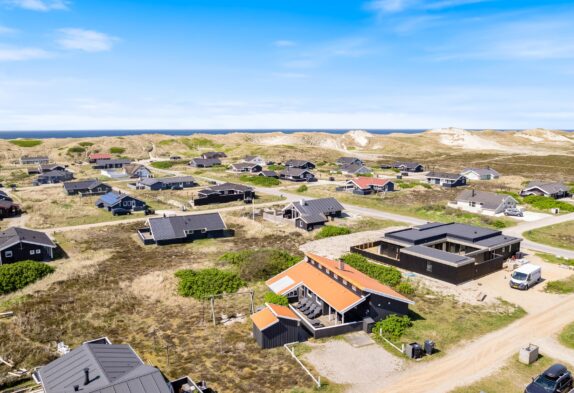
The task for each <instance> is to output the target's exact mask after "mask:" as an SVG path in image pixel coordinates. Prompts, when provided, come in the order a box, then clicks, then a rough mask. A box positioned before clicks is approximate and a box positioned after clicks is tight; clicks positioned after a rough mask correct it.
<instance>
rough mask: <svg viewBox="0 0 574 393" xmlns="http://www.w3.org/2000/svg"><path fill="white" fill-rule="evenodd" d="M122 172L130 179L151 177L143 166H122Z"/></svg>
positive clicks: (149, 171) (149, 172)
mask: <svg viewBox="0 0 574 393" xmlns="http://www.w3.org/2000/svg"><path fill="white" fill-rule="evenodd" d="M124 172H125V173H126V175H127V176H128V177H129V178H131V179H143V178H148V177H153V174H152V173H151V170H149V168H147V167H146V166H145V165H141V164H126V165H124Z"/></svg>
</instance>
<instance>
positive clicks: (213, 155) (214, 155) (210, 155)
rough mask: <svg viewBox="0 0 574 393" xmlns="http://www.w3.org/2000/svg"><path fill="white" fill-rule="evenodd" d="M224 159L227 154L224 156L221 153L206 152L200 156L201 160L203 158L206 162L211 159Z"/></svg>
mask: <svg viewBox="0 0 574 393" xmlns="http://www.w3.org/2000/svg"><path fill="white" fill-rule="evenodd" d="M225 157H227V154H225V153H224V152H222V151H208V152H205V153H203V154H202V155H201V158H205V159H208V160H209V159H213V158H217V159H219V158H225Z"/></svg>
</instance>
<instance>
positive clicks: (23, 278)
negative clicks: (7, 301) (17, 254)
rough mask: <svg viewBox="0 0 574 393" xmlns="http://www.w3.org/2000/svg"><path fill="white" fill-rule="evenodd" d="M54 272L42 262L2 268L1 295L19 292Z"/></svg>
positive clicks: (14, 264)
mask: <svg viewBox="0 0 574 393" xmlns="http://www.w3.org/2000/svg"><path fill="white" fill-rule="evenodd" d="M52 272H54V268H53V267H52V266H50V265H47V264H45V263H42V262H35V261H24V262H16V263H12V264H8V265H1V266H0V295H3V294H6V293H10V292H14V291H17V290H18V289H22V288H24V287H25V286H26V285H29V284H32V283H33V282H35V281H37V280H39V279H41V278H42V277H44V276H46V275H48V274H50V273H52Z"/></svg>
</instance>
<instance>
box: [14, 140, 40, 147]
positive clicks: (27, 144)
mask: <svg viewBox="0 0 574 393" xmlns="http://www.w3.org/2000/svg"><path fill="white" fill-rule="evenodd" d="M8 142H10V143H11V144H13V145H16V146H18V147H34V146H39V145H41V144H42V141H41V140H39V139H11V140H9V141H8Z"/></svg>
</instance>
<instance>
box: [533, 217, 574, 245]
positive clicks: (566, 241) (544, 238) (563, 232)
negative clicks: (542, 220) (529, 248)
mask: <svg viewBox="0 0 574 393" xmlns="http://www.w3.org/2000/svg"><path fill="white" fill-rule="evenodd" d="M523 236H524V237H525V238H527V239H528V240H532V241H533V242H537V243H543V244H547V245H549V246H553V247H559V248H566V249H569V250H574V221H567V222H563V223H560V224H556V225H550V226H547V227H542V228H537V229H533V230H530V231H526V232H524V234H523Z"/></svg>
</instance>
